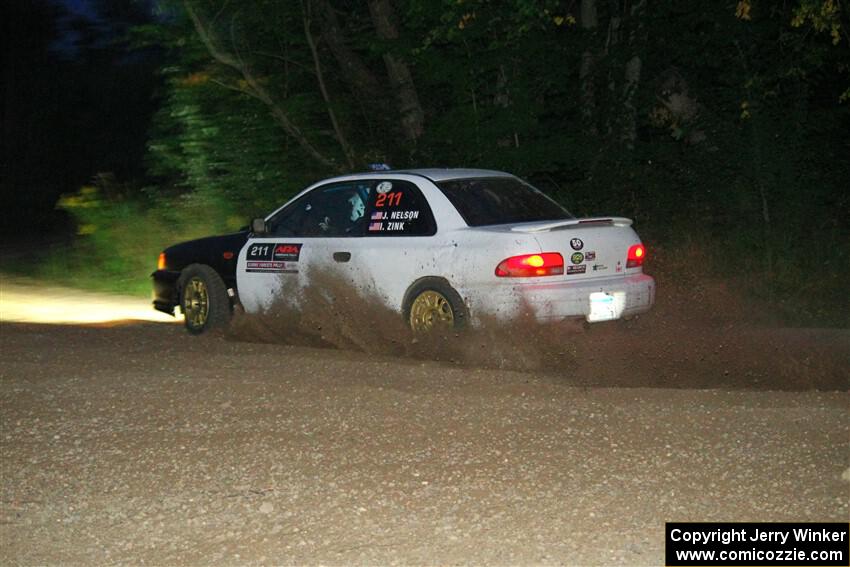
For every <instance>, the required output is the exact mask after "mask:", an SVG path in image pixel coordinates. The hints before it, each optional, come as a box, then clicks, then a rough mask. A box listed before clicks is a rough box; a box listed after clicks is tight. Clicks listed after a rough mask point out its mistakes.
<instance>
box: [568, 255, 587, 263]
mask: <svg viewBox="0 0 850 567" xmlns="http://www.w3.org/2000/svg"><path fill="white" fill-rule="evenodd" d="M570 262H572V263H573V264H581V263H582V262H584V254H582V253H581V252H573V255H572V256H570Z"/></svg>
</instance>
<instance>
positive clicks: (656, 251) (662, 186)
mask: <svg viewBox="0 0 850 567" xmlns="http://www.w3.org/2000/svg"><path fill="white" fill-rule="evenodd" d="M2 10H4V11H5V12H6V14H3V16H4V17H3V21H4V22H5V23H4V26H5V29H4V39H3V41H4V44H5V45H4V48H3V83H2V88H3V115H2V129H3V158H2V167H3V172H2V183H3V202H4V220H3V229H4V234H6V235H7V236H5V237H4V238H5V239H6V240H7V241H8V242H15V243H19V242H21V241H22V240H29V241H31V242H53V244H52V245H50V246H47V247H44V251H46V252H44V251H43V253H41V254H38V253H35V254H34V255H33V256H31V257H30V259H32V258H37V260H38V261H37V262H35V263H33V262H29V263H27V262H26V261H25V260H23V261H20V262H19V261H17V260H16V261H14V262H9V261H5V260H4V266H3V268H4V269H5V270H12V269H18V270H20V269H28V270H34V271H35V272H37V273H40V274H41V275H44V276H47V277H52V278H58V279H65V280H72V281H74V282H76V283H77V284H79V285H98V286H101V287H102V286H106V287H109V288H111V289H123V290H139V289H145V288H147V286H148V283H147V275H148V274H149V273H150V271H152V269H153V267H154V264H155V259H156V256H157V254H158V252H159V250H160V249H161V248H162V247H164V246H166V245H168V244H172V243H174V242H176V241H178V240H181V239H185V238H190V237H193V236H201V235H204V234H210V233H215V232H222V231H226V230H235V229H237V228H238V227H240V226H242V225H244V224H246V222H247V219H249V218H250V217H252V216H257V215H260V214H264V213H265V212H267V211H268V210H270V209H271V208H273V207H275V206H277V205H279V204H280V203H282V202H283V201H284V200H285V199H286V198H287V197H289V196H291V195H293V194H294V193H295V192H297V191H298V190H300V189H301V188H303V187H304V186H305V185H306V184H308V183H310V182H312V181H315V180H318V179H320V178H322V177H327V176H330V175H333V174H336V173H340V172H349V171H357V170H364V169H366V167H367V165H368V164H369V163H373V162H386V163H389V164H391V165H392V166H393V167H394V168H406V167H485V168H493V169H500V170H506V171H510V172H512V173H515V174H517V175H519V176H521V177H524V178H526V179H528V180H529V181H531V182H532V183H533V184H535V185H537V186H538V187H539V188H541V189H542V190H544V191H546V192H547V193H549V194H550V195H552V196H554V197H555V198H556V199H558V200H559V201H561V202H562V203H563V204H564V205H565V206H566V207H567V208H568V209H569V210H571V211H572V212H573V213H574V214H576V215H580V216H584V215H597V214H620V215H624V216H629V217H632V218H634V219H635V221H636V227H637V229H638V231H639V233H640V234H641V236H642V238H643V239H644V241H645V242H646V243H647V245H648V248H649V251H650V261H649V268H648V271H650V272H653V273H655V274H656V275H657V277H659V280H660V282H661V283H662V286H663V284H664V283H665V282H676V283H677V284H678V285H683V284H684V285H694V286H696V285H699V283H700V282H705V281H706V280H707V279H712V280H716V281H722V282H725V284H726V285H728V286H730V287H732V288H734V289H739V290H742V291H743V292H744V294H745V297H747V298H753V299H754V300H756V301H764V302H767V303H769V304H770V305H772V306H773V307H775V308H776V311H777V312H778V313H781V314H782V316H783V317H784V318H785V320H786V321H787V322H792V323H795V324H838V325H846V324H848V322H849V321H848V319H849V318H850V294H848V288H847V284H846V279H845V278H846V277H847V273H848V268H850V190H848V188H850V181H848V180H850V40H848V35H849V34H850V22H849V21H848V13H847V6H846V4H845V3H843V2H839V1H838V0H793V1H789V2H768V1H764V0H740V1H737V2H736V1H734V0H731V1H728V2H705V1H703V0H675V1H674V0H654V1H652V0H631V1H624V0H572V1H562V0H504V1H500V2H494V1H488V0H430V1H426V0H360V1H355V0H300V1H283V0H257V1H254V2H248V3H246V2H238V1H235V0H186V1H177V0H160V1H156V2H151V1H148V2H141V1H138V2H133V1H123V2H114V1H106V0H102V1H97V0H91V1H89V2H82V1H81V2H60V1H47V0H30V1H24V0H11V1H10V2H5V3H4V7H3V8H2ZM46 235H51V238H52V240H51V238H45V236H46ZM65 235H67V237H66V236H65ZM15 246H18V245H17V244H16V245H15ZM11 264H14V265H11ZM660 293H663V287H662V291H661V292H660Z"/></svg>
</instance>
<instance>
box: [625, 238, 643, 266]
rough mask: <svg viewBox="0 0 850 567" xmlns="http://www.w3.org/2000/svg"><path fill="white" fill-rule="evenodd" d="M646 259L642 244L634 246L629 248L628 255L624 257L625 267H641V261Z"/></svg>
mask: <svg viewBox="0 0 850 567" xmlns="http://www.w3.org/2000/svg"><path fill="white" fill-rule="evenodd" d="M644 258H646V248H644V247H643V244H634V245H632V246H630V247H629V253H628V254H627V255H626V267H627V268H637V267H639V266H642V265H643V260H644Z"/></svg>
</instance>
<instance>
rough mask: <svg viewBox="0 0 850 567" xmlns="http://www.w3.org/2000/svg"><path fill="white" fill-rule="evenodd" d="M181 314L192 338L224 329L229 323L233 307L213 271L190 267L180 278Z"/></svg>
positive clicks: (221, 281)
mask: <svg viewBox="0 0 850 567" xmlns="http://www.w3.org/2000/svg"><path fill="white" fill-rule="evenodd" d="M179 289H180V311H182V313H183V317H184V324H185V325H186V330H187V331H189V332H190V333H191V334H193V335H199V334H201V333H203V332H204V331H208V330H210V329H214V328H217V327H223V326H224V325H226V324H227V323H228V322H229V321H230V317H231V315H232V312H233V311H232V307H231V305H230V298H229V297H228V296H227V288H226V287H225V285H224V281H223V280H222V279H221V276H219V275H218V274H217V273H216V271H215V270H213V269H212V268H210V267H209V266H206V265H204V264H192V265H190V266H187V267H186V268H184V269H183V272H182V273H181V274H180V285H179Z"/></svg>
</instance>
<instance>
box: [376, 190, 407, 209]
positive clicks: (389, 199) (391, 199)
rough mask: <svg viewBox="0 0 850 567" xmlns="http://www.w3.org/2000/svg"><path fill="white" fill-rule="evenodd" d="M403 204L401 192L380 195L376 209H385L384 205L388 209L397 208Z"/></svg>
mask: <svg viewBox="0 0 850 567" xmlns="http://www.w3.org/2000/svg"><path fill="white" fill-rule="evenodd" d="M400 204H401V191H394V192H393V193H379V194H378V199H377V200H376V201H375V206H376V207H383V206H384V205H386V206H388V207H397V206H399V205H400Z"/></svg>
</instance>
